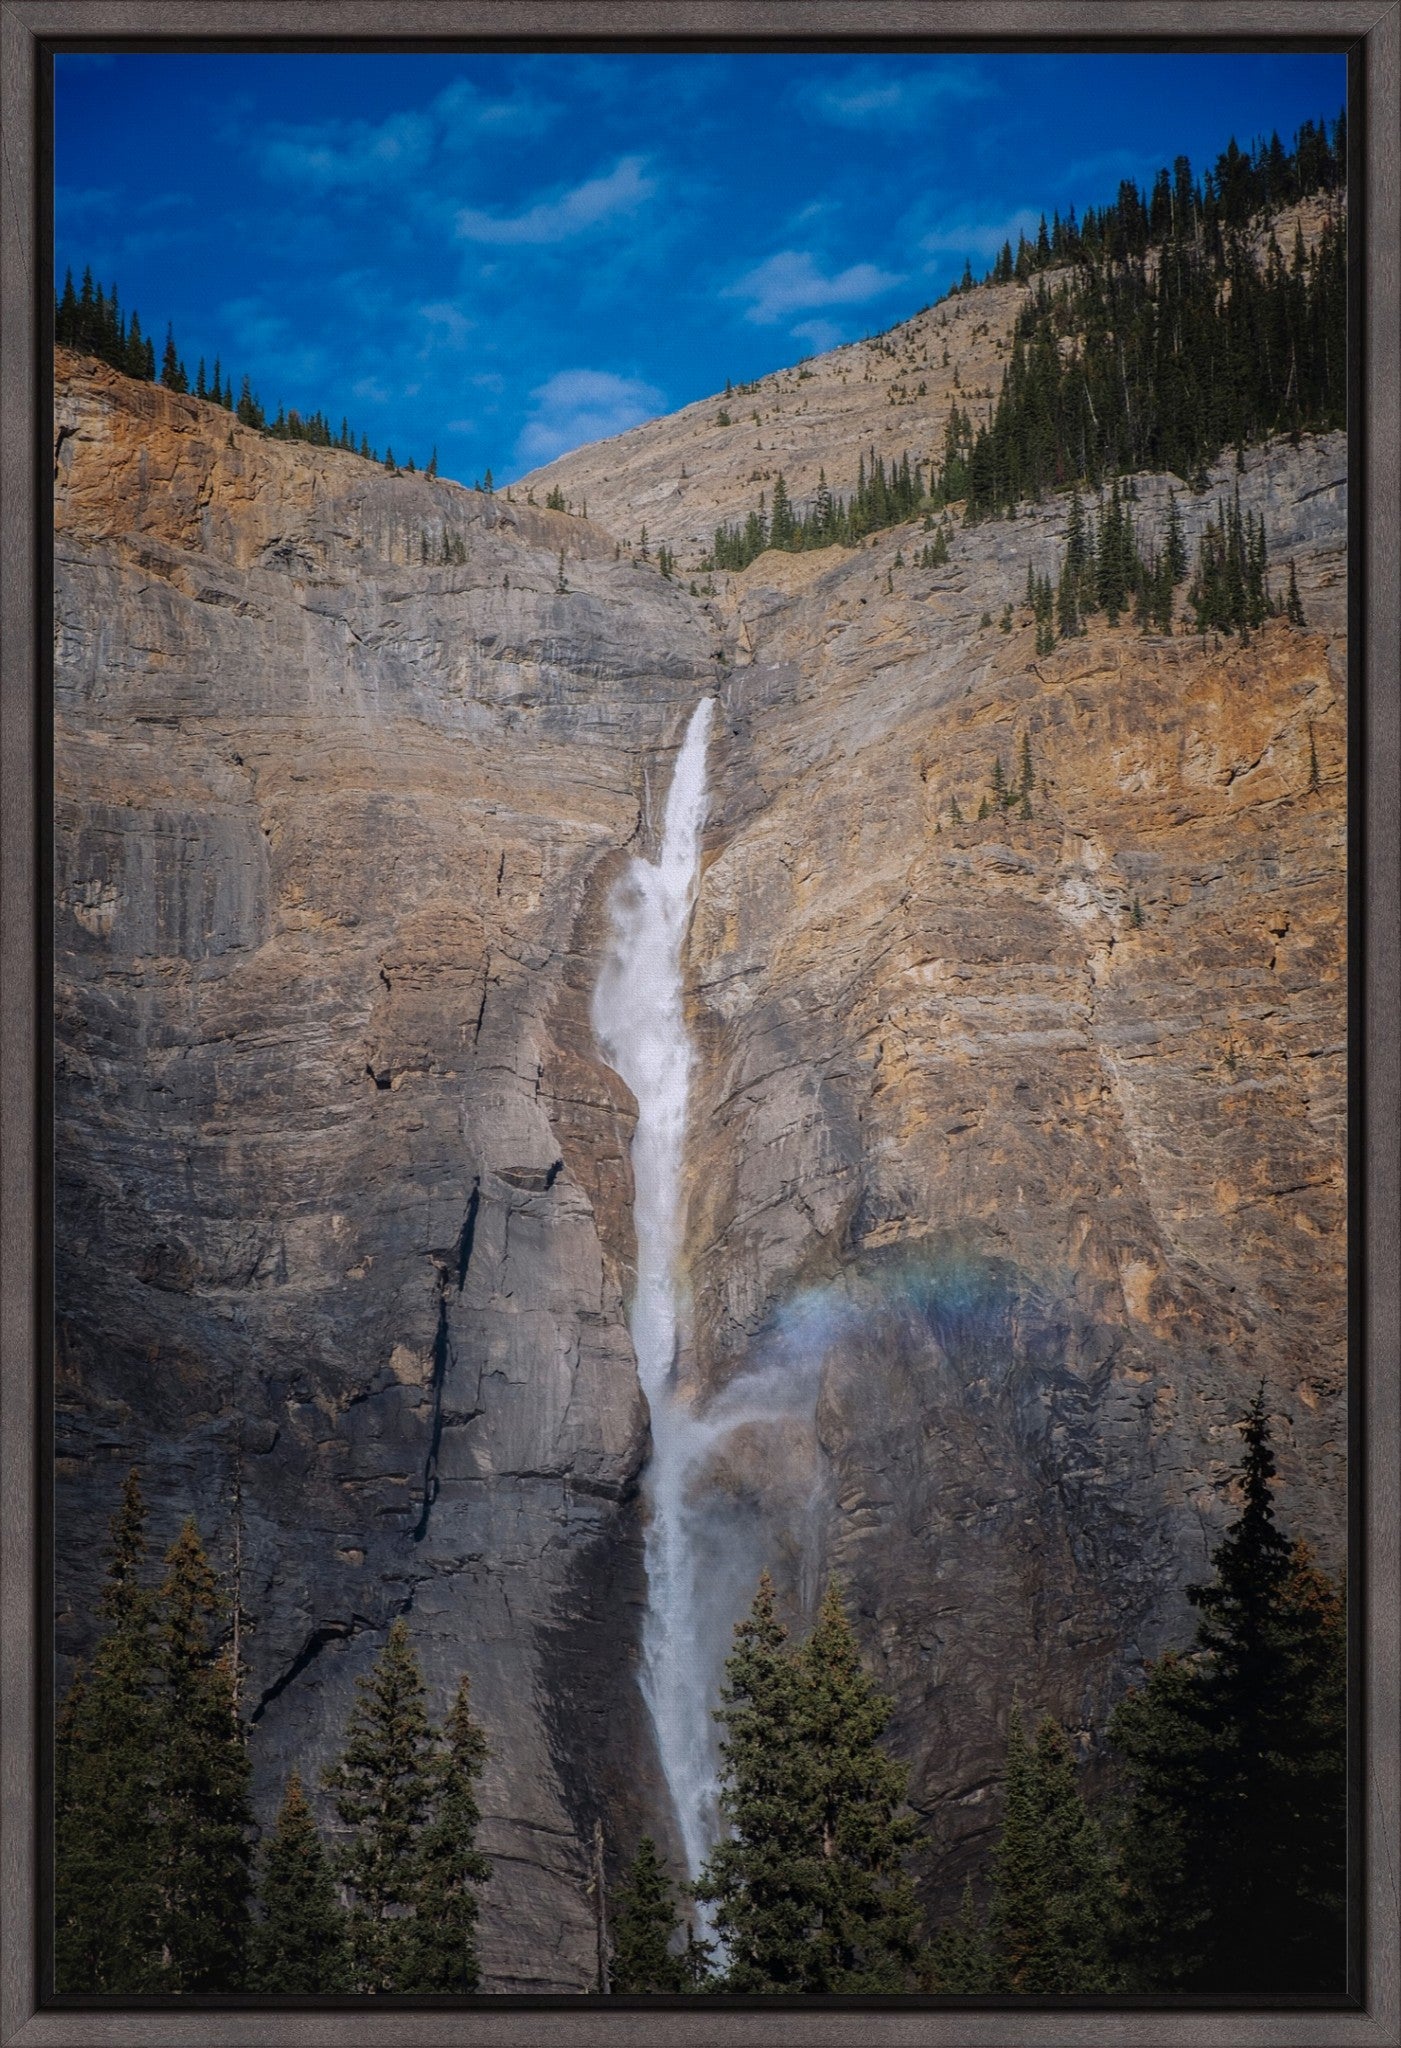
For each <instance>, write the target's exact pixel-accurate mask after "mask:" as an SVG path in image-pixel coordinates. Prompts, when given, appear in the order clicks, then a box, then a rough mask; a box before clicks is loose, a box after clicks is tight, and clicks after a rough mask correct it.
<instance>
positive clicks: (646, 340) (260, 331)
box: [55, 52, 1345, 482]
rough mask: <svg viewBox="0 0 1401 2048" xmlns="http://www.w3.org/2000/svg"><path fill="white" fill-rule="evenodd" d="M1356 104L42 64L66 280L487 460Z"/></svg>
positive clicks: (851, 316) (645, 402)
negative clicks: (1058, 213)
mask: <svg viewBox="0 0 1401 2048" xmlns="http://www.w3.org/2000/svg"><path fill="white" fill-rule="evenodd" d="M1344 96H1345V60H1344V58H1343V57H1342V56H1341V55H1340V54H1338V55H1332V54H1324V55H1319V54H1303V53H1288V54H1285V53H1271V54H1265V55H1241V54H1234V55H1220V54H1209V55H1170V56H1159V55H1137V56H1106V55H1036V54H1031V53H1026V52H1018V53H1015V54H990V53H989V54H958V55H930V56H912V55H909V54H907V53H901V54H898V55H878V54H871V55H862V54H859V53H847V52H844V53H841V54H827V55H817V54H768V53H748V54H733V55H699V54H694V53H671V54H654V55H646V54H631V53H622V52H614V53H608V54H595V55H576V54H563V53H560V54H554V53H543V52H542V53H531V54H523V55H520V54H518V55H491V56H488V55H460V56H459V55H437V54H434V55H428V54H420V53H412V54H394V55H381V54H369V53H366V54H359V53H351V52H346V53H332V54H326V55H301V54H298V55H284V54H275V53H269V54H258V55H240V54H228V55H203V54H200V55H195V54H190V55H183V54H174V53H162V54H123V55H108V56H92V55H88V56H77V55H60V56H59V57H57V58H56V60H55V104H56V139H55V185H56V196H55V233H56V243H57V260H58V275H59V278H60V281H61V279H62V275H63V269H64V266H65V265H67V264H70V263H71V264H72V265H73V267H74V269H75V271H76V272H79V273H80V272H81V268H82V265H83V264H84V263H86V262H91V263H92V264H93V266H94V269H95V271H96V272H97V274H98V275H99V276H100V277H101V278H103V279H104V280H106V281H109V282H110V281H112V280H115V281H116V282H117V284H118V287H119V290H120V293H121V298H122V303H123V305H124V306H126V307H128V308H130V307H131V306H133V305H134V306H136V307H137V308H138V309H139V311H140V313H141V317H142V320H143V323H144V324H145V326H146V327H147V329H148V331H149V330H151V329H153V328H154V330H155V332H156V335H157V341H158V343H159V341H160V340H161V338H163V336H164V332H165V323H166V321H167V320H171V321H173V322H174V325H175V332H176V338H177V340H178V342H179V345H180V348H181V352H182V354H183V355H184V356H185V358H186V360H187V362H188V364H189V367H190V371H191V374H192V375H193V372H194V367H195V360H196V358H197V357H198V356H200V355H204V356H206V357H207V358H208V359H209V360H210V362H211V364H212V361H213V358H214V356H215V355H216V354H217V355H219V356H221V358H222V360H223V364H224V368H225V369H226V370H231V371H232V372H233V373H234V375H235V377H236V378H237V377H240V376H241V375H242V374H243V373H244V372H245V371H246V372H247V373H248V374H249V375H250V376H251V377H252V380H253V384H254V388H255V390H257V392H258V393H259V395H260V397H261V398H262V400H263V402H264V404H265V405H267V406H268V407H269V409H270V410H275V409H276V407H277V406H278V405H279V404H284V405H288V406H296V407H298V408H299V409H300V410H303V411H310V410H312V409H314V408H316V407H320V408H322V409H324V410H326V411H327V412H329V413H330V414H331V415H332V416H333V417H334V419H336V420H337V421H339V419H340V417H341V415H342V414H343V413H345V414H348V415H349V416H350V419H351V423H352V425H353V426H354V428H355V429H356V431H357V433H358V432H361V431H363V432H365V433H368V435H369V436H370V439H371V440H372V441H373V442H374V443H375V444H376V445H377V446H378V447H380V448H383V447H384V446H385V444H386V443H389V444H390V445H392V446H393V448H394V451H395V454H396V456H397V457H398V459H399V460H400V461H401V462H402V461H403V460H405V459H406V458H407V457H408V456H410V455H412V456H413V457H414V458H415V459H416V460H417V461H418V462H419V463H422V462H423V461H425V460H426V459H427V456H428V453H429V450H430V449H431V448H432V447H433V446H434V445H435V444H436V446H437V448H438V452H439V462H440V465H441V467H442V469H443V471H444V473H445V474H446V475H449V476H457V477H460V478H462V479H463V480H464V481H469V482H470V481H471V480H472V479H473V478H474V477H476V476H479V475H481V474H482V473H483V471H484V470H485V469H486V468H487V467H488V466H490V467H491V468H492V469H493V471H494V474H495V476H496V478H497V480H498V481H505V480H507V479H509V478H511V477H514V476H518V475H520V474H521V473H522V472H523V471H525V470H527V469H530V468H532V467H534V466H536V465H537V464H539V463H541V462H545V461H548V460H549V459H550V458H551V457H552V456H554V455H556V454H559V453H561V452H562V451H564V450H565V449H567V448H570V447H574V446H577V445H578V444H579V443H580V442H583V441H589V440H596V439H598V438H599V437H600V436H601V435H605V434H612V433H617V432H620V431H621V430H622V429H623V428H625V427H627V426H630V425H633V424H634V423H635V422H636V421H638V420H640V419H645V418H648V417H650V416H652V415H653V414H655V413H658V412H666V411H670V410H672V409H674V408H675V407H677V406H679V405H684V404H686V403H687V402H688V401H689V400H691V399H693V398H698V397H702V396H704V395H705V394H707V393H709V392H712V391H715V390H717V389H718V388H720V386H722V385H723V383H724V381H725V379H726V377H733V378H734V379H735V380H736V381H737V382H738V381H740V380H747V379H749V378H752V377H755V376H758V375H760V374H762V373H764V372H765V371H768V370H770V369H773V368H775V367H777V366H779V365H780V364H783V363H788V362H792V361H794V360H796V359H797V358H798V357H800V356H802V355H804V354H808V353H811V352H813V351H815V350H819V349H824V348H829V347H832V346H833V345H835V344H836V343H837V342H840V341H847V340H851V339H854V338H857V337H859V336H860V335H862V334H865V333H868V332H875V331H877V330H879V329H880V328H883V327H886V326H889V325H890V324H891V323H892V322H894V321H896V320H899V319H901V318H903V317H905V316H906V315H907V314H909V313H911V312H913V311H914V310H915V309H916V308H917V307H919V306H921V305H924V304H926V303H927V302H928V301H929V300H931V299H934V298H937V297H938V296H939V295H940V294H941V293H942V292H944V291H945V290H947V288H948V286H949V285H950V284H951V283H953V282H954V281H955V280H956V279H957V278H958V277H959V276H960V275H961V273H962V269H963V265H964V262H965V260H966V259H971V261H972V263H973V267H974V270H975V271H978V272H981V270H982V269H983V268H985V267H986V266H987V264H988V263H989V262H990V261H991V259H992V257H993V256H994V255H995V253H996V251H997V249H998V247H999V246H1000V244H1001V242H1002V240H1003V238H1004V236H1007V235H1010V236H1011V238H1012V240H1013V241H1014V242H1015V239H1016V234H1017V230H1018V228H1019V227H1026V228H1028V229H1029V230H1031V231H1034V229H1035V224H1036V218H1037V215H1038V214H1039V213H1040V212H1042V211H1043V210H1044V211H1045V213H1046V215H1047V217H1048V218H1049V216H1050V213H1051V210H1052V208H1054V207H1059V208H1060V209H1061V210H1062V211H1065V210H1066V209H1067V208H1068V207H1069V206H1071V205H1074V206H1076V207H1077V208H1079V209H1082V210H1083V208H1084V207H1085V206H1086V205H1087V204H1088V205H1095V204H1099V203H1102V202H1103V201H1104V200H1106V199H1108V198H1111V197H1112V196H1113V193H1114V191H1115V188H1116V187H1117V184H1118V182H1119V180H1120V179H1121V178H1124V177H1132V178H1135V179H1137V180H1138V181H1139V182H1140V183H1142V182H1144V181H1146V180H1147V179H1149V178H1150V177H1151V176H1152V173H1153V172H1154V171H1155V170H1156V169H1157V167H1158V165H1159V164H1161V163H1170V162H1171V160H1172V158H1173V157H1174V156H1176V155H1177V154H1179V153H1180V152H1185V153H1186V154H1187V155H1188V156H1190V157H1191V158H1192V161H1193V164H1194V165H1195V166H1198V167H1202V166H1205V165H1206V164H1207V163H1209V162H1210V161H1212V160H1213V159H1214V158H1215V156H1216V155H1217V153H1218V152H1219V151H1220V150H1221V149H1222V148H1223V147H1224V146H1225V144H1226V142H1227V140H1228V139H1229V137H1230V136H1231V135H1232V134H1234V135H1235V136H1236V137H1237V138H1238V139H1239V140H1240V141H1241V142H1246V141H1248V140H1250V139H1251V138H1253V137H1255V136H1257V135H1268V134H1269V133H1270V131H1271V130H1272V129H1275V128H1277V129H1278V130H1279V132H1280V134H1281V135H1282V136H1283V137H1284V138H1285V140H1286V141H1288V140H1289V139H1290V138H1291V136H1292V134H1293V132H1294V130H1295V128H1297V126H1298V125H1299V123H1300V122H1301V121H1302V120H1305V119H1307V118H1314V119H1317V118H1319V117H1321V116H1326V117H1327V118H1329V119H1330V120H1331V119H1332V118H1333V117H1334V116H1335V115H1336V114H1337V112H1338V110H1339V109H1340V107H1341V106H1342V104H1343V100H1344Z"/></svg>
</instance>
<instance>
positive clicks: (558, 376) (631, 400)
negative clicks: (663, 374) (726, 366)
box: [516, 370, 664, 468]
mask: <svg viewBox="0 0 1401 2048" xmlns="http://www.w3.org/2000/svg"><path fill="white" fill-rule="evenodd" d="M530 396H531V400H532V410H531V414H530V417H529V419H527V421H526V423H525V426H524V427H523V428H522V430H521V436H520V439H519V441H518V442H517V443H516V455H517V459H518V460H519V461H520V462H522V463H524V464H527V465H528V466H530V467H532V468H534V467H536V466H538V465H539V464H540V463H543V462H553V461H554V459H555V457H556V456H557V455H563V454H565V453H567V451H568V450H569V449H571V448H580V447H582V446H583V445H584V443H585V442H587V441H603V440H606V439H607V438H608V436H609V435H610V434H621V433H623V432H625V431H626V429H627V428H628V427H635V426H636V425H637V424H638V422H639V421H641V420H646V419H652V418H653V417H654V416H655V415H656V414H657V412H658V411H660V409H661V406H662V404H663V403H664V394H663V393H662V392H660V391H658V390H656V389H655V388H654V387H653V386H652V385H651V384H644V383H643V382H642V380H641V378H639V377H618V376H615V375H614V374H613V372H612V371H611V370H559V371H557V372H556V373H555V375H554V376H553V377H551V378H550V379H549V380H548V382H547V383H544V384H541V385H539V386H538V387H537V388H536V389H535V390H534V391H532V392H531V394H530Z"/></svg>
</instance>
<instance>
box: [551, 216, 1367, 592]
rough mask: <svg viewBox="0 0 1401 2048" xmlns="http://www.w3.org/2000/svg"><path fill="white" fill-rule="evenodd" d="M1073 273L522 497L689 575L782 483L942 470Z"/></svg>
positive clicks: (974, 300)
mask: <svg viewBox="0 0 1401 2048" xmlns="http://www.w3.org/2000/svg"><path fill="white" fill-rule="evenodd" d="M1328 214H1329V206H1328V202H1327V201H1326V200H1325V199H1323V198H1320V197H1317V196H1315V197H1311V198H1308V199H1305V200H1302V201H1301V202H1299V203H1298V204H1297V205H1294V206H1289V207H1284V208H1282V209H1281V210H1280V212H1279V213H1278V214H1277V215H1275V216H1274V217H1273V218H1272V219H1270V220H1269V221H1263V220H1262V221H1261V222H1260V224H1259V226H1258V227H1257V229H1256V232H1255V234H1254V237H1253V241H1254V246H1255V248H1256V251H1257V254H1258V255H1259V257H1260V258H1261V260H1263V258H1264V256H1265V253H1266V251H1267V250H1268V247H1269V243H1270V240H1271V238H1273V239H1274V240H1275V241H1276V242H1277V243H1278V244H1279V246H1280V248H1281V249H1282V250H1284V251H1285V252H1286V253H1287V252H1290V251H1292V249H1293V246H1294V237H1295V233H1296V231H1297V233H1298V234H1299V235H1300V236H1301V237H1302V239H1303V242H1304V245H1305V247H1306V248H1312V247H1313V246H1314V245H1315V243H1316V242H1317V241H1318V239H1319V237H1320V236H1321V234H1322V232H1323V228H1324V223H1325V221H1326V220H1327V219H1328ZM1150 261H1151V258H1150ZM1066 275H1067V273H1066V272H1063V271H1047V272H1044V273H1041V274H1040V275H1039V276H1034V277H1033V278H1032V279H1031V280H1030V282H1028V283H1023V284H1018V283H1015V282H1013V283H1009V284H1005V285H979V286H978V287H977V288H976V289H974V290H972V291H969V292H966V293H964V292H957V293H954V294H953V295H952V296H951V297H949V298H947V299H943V300H940V301H939V302H938V303H937V304H936V305H932V306H926V307H924V308H923V309H922V310H921V311H920V312H918V313H916V314H915V315H914V316H913V318H911V319H909V320H902V321H899V322H898V323H897V324H896V325H895V326H893V327H890V328H887V329H886V330H885V331H884V332H883V333H881V334H876V335H872V336H870V337H869V338H868V339H867V340H865V341H856V342H849V343H847V344H845V345H844V346H843V347H841V348H836V349H830V350H828V351H826V352H825V353H824V354H821V355H814V356H810V357H808V358H807V359H806V360H804V361H803V362H800V363H795V364H793V365H792V366H791V367H789V368H787V369H783V370H776V371H774V372H773V373H772V374H770V375H768V376H765V377H760V378H757V379H756V380H755V381H754V382H753V383H752V384H741V385H739V386H735V387H733V388H731V389H730V390H729V391H725V392H717V393H716V394H715V395H714V396H713V397H710V398H702V399H697V400H696V401H695V402H694V403H692V404H690V405H686V406H682V407H681V408H680V409H679V410H678V411H676V412H673V413H668V414H666V415H665V416H664V417H663V418H661V419H654V420H646V421H644V422H643V424H642V425H641V426H636V427H632V428H630V429H629V431H628V432H627V433H625V434H619V435H617V436H615V437H614V438H613V439H612V440H608V441H596V442H593V443H591V444H590V445H589V446H587V447H584V448H577V449H573V450H571V451H570V453H569V454H567V455H562V456H560V457H559V458H558V459H557V460H556V461H554V462H551V463H547V464H545V465H544V466H543V467H542V468H540V469H537V470H532V471H531V472H530V474H529V475H528V476H525V477H523V478H522V479H521V481H520V483H519V484H518V485H516V487H515V491H514V494H513V495H515V496H517V497H520V496H525V497H527V498H528V499H530V498H533V499H534V500H536V501H537V502H538V503H540V504H542V505H543V504H544V502H545V499H546V497H547V496H548V494H549V493H550V492H552V491H559V492H560V493H562V494H563V496H564V499H565V502H566V504H568V505H569V506H570V507H571V509H573V510H574V511H576V512H577V511H580V510H585V509H586V510H587V513H588V516H589V518H590V519H592V520H594V521H596V522H597V523H599V524H600V525H602V526H604V527H606V528H607V529H608V531H609V532H610V533H613V534H615V535H616V536H617V537H618V538H619V539H620V540H621V541H622V543H623V545H624V546H625V547H630V548H637V547H640V546H641V544H642V539H643V531H644V529H645V531H646V540H647V545H648V548H649V550H652V551H655V549H656V548H657V546H658V545H659V544H661V543H665V544H666V545H667V546H668V547H670V548H671V549H672V550H673V551H674V552H676V553H677V554H679V556H680V558H681V566H682V568H683V569H685V570H686V571H687V573H688V574H689V572H690V571H691V569H692V568H694V567H696V566H697V565H698V564H699V561H700V559H701V557H702V556H703V555H705V554H706V552H707V551H708V550H709V548H710V545H711V541H712V538H713V535H714V532H715V528H716V526H717V525H719V524H720V523H721V521H724V520H735V521H738V522H740V523H742V522H743V520H744V518H745V515H746V514H747V513H748V512H750V511H752V510H753V509H754V508H755V507H756V506H757V504H758V502H759V494H760V492H761V491H762V492H763V493H764V494H765V496H766V499H767V500H768V502H770V503H771V502H772V496H773V484H774V479H775V477H777V476H779V475H780V474H781V475H782V476H783V478H784V481H785V483H786V484H787V487H788V490H789V492H790V494H791V496H792V497H793V499H794V501H795V503H796V504H797V506H798V507H799V509H805V508H806V506H807V504H808V502H809V501H810V500H811V498H812V496H813V494H814V493H815V492H816V490H817V487H818V480H819V477H820V476H821V475H822V474H823V473H824V472H825V474H826V480H827V483H828V484H829V486H830V487H831V488H832V490H833V491H835V492H836V493H837V494H838V495H845V494H846V493H848V492H849V491H850V490H851V488H852V486H853V485H854V484H855V482H856V466H857V461H858V458H859V457H860V456H861V455H862V454H863V453H864V454H865V455H866V456H867V458H868V460H869V455H870V451H871V450H872V449H874V450H875V452H876V454H877V455H879V456H880V457H881V459H882V460H883V461H884V462H885V464H886V466H887V468H888V467H889V466H890V464H891V462H892V461H894V462H898V461H899V460H900V457H901V456H902V454H905V453H908V454H909V457H910V460H911V462H915V461H920V462H923V463H925V464H926V465H927V464H928V463H929V462H930V461H931V459H932V460H935V461H942V458H943V447H944V429H945V426H946V424H947V421H948V417H949V413H950V411H951V410H952V409H953V408H954V407H955V406H956V407H957V408H958V409H959V411H960V412H966V413H968V414H969V415H970V416H971V418H972V419H973V420H974V422H975V423H976V422H977V421H979V420H981V419H982V418H983V417H984V416H985V414H986V413H987V412H988V411H989V410H990V409H991V406H992V401H993V399H994V397H995V396H996V394H997V392H998V391H999V390H1000V388H1001V383H1002V373H1003V370H1004V369H1005V367H1006V363H1007V358H1008V355H1009V354H1010V350H1011V340H1012V332H1013V328H1014V326H1015V323H1016V318H1017V315H1018V313H1019V312H1021V310H1022V309H1023V307H1024V306H1025V305H1026V304H1027V302H1028V300H1029V299H1030V297H1031V295H1032V293H1033V292H1034V291H1035V290H1036V289H1037V288H1039V286H1040V285H1042V284H1044V285H1045V286H1046V288H1047V289H1048V290H1054V289H1055V288H1056V286H1057V284H1058V283H1059V282H1060V281H1061V280H1062V279H1063V278H1064V277H1065V276H1066Z"/></svg>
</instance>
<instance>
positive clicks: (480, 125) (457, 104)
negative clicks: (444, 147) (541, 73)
mask: <svg viewBox="0 0 1401 2048" xmlns="http://www.w3.org/2000/svg"><path fill="white" fill-rule="evenodd" d="M433 112H434V113H435V114H436V115H437V117H438V119H439V121H440V122H441V123H442V128H443V140H444V141H445V142H446V143H447V144H448V145H449V146H451V145H452V144H453V143H454V142H455V141H460V140H464V139H466V138H467V137H469V136H471V135H475V134H481V133H483V132H489V133H491V134H494V135H507V136H511V135H539V134H540V133H541V132H542V131H543V130H544V129H546V128H548V127H549V125H550V123H551V122H552V121H553V120H554V119H555V118H556V116H557V115H558V113H559V112H560V109H559V108H558V107H557V106H554V105H552V104H551V102H550V101H549V100H542V99H532V98H531V97H530V95H529V94H528V93H523V92H516V93H512V94H511V96H510V98H509V99H504V100H489V99H487V98H486V97H485V95H484V94H482V93H480V92H479V91H478V90H477V88H476V86H474V85H473V84H472V83H471V81H470V80H469V79H466V78H455V79H453V81H452V83H451V85H445V86H444V87H443V90H442V91H441V92H440V93H439V94H438V96H437V98H436V99H435V100H434V102H433Z"/></svg>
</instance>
